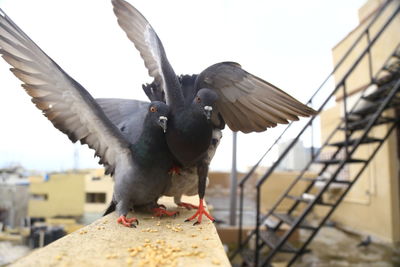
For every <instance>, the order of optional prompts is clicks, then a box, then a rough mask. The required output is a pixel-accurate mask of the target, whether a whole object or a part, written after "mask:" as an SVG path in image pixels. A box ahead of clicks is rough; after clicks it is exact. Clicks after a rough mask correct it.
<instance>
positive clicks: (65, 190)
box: [29, 169, 113, 223]
mask: <svg viewBox="0 0 400 267" xmlns="http://www.w3.org/2000/svg"><path fill="white" fill-rule="evenodd" d="M30 181H31V185H30V188H29V193H30V200H29V216H31V217H34V218H75V219H76V220H82V221H83V223H88V222H90V221H92V220H91V219H90V218H94V217H100V215H101V213H102V212H104V210H105V209H106V207H107V205H108V203H109V202H110V201H111V198H112V192H113V180H112V178H111V177H110V176H106V175H104V170H103V169H98V170H80V171H70V172H62V173H52V174H49V175H46V176H44V177H43V176H33V177H30Z"/></svg>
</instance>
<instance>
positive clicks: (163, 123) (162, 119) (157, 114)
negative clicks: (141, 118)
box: [148, 101, 169, 133]
mask: <svg viewBox="0 0 400 267" xmlns="http://www.w3.org/2000/svg"><path fill="white" fill-rule="evenodd" d="M148 112H149V113H148V116H149V118H150V121H151V122H152V124H153V125H154V126H157V127H161V128H162V129H163V131H164V133H165V132H166V131H167V122H168V115H169V107H168V106H167V104H165V103H163V102H160V101H153V102H151V103H150V105H149V109H148Z"/></svg>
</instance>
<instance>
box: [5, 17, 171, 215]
mask: <svg viewBox="0 0 400 267" xmlns="http://www.w3.org/2000/svg"><path fill="white" fill-rule="evenodd" d="M0 53H1V55H2V57H3V58H4V60H5V61H7V62H8V63H9V64H10V65H12V66H13V68H11V71H12V73H13V74H14V75H15V76H16V77H17V78H18V79H20V80H21V81H22V82H23V84H22V87H23V88H24V89H25V91H26V92H27V93H28V94H29V95H30V96H31V97H32V102H33V103H34V104H35V105H36V107H37V108H38V109H40V110H41V111H42V112H43V115H44V116H46V117H47V118H48V119H49V120H50V121H51V123H52V124H53V125H54V126H55V127H56V128H57V129H59V130H60V131H62V132H63V133H65V134H66V135H67V136H68V137H69V139H70V140H71V141H72V142H76V141H80V142H81V143H82V144H87V145H88V146H89V147H90V148H92V149H94V150H95V155H96V156H98V157H99V158H100V163H101V164H103V165H104V166H105V170H106V173H109V174H111V175H112V176H113V177H114V178H115V191H114V198H113V199H114V204H116V208H117V210H118V213H119V215H123V216H126V214H127V212H128V211H129V210H130V209H131V208H132V207H135V206H138V207H139V206H154V205H156V201H157V199H158V198H159V197H160V195H161V193H162V192H163V191H165V188H167V187H168V186H169V183H170V175H169V174H168V170H169V169H170V168H171V166H172V160H171V156H170V154H169V150H168V147H167V145H166V142H165V137H164V132H165V126H166V117H167V116H168V114H169V107H168V106H167V105H166V104H164V103H162V102H152V103H149V102H147V103H146V102H139V101H136V102H135V105H134V106H129V108H130V114H129V117H119V114H118V110H117V109H115V110H114V113H112V112H111V113H110V116H111V119H115V118H116V117H118V118H119V119H120V120H121V121H129V122H130V124H129V128H127V131H128V133H129V135H128V137H126V136H124V134H123V133H122V132H123V131H122V132H121V131H120V129H118V128H117V127H116V125H114V124H113V123H112V122H111V121H110V119H109V118H108V117H107V116H106V115H105V114H104V112H103V110H102V108H101V107H100V106H99V105H98V103H97V102H96V101H95V100H94V99H93V98H92V96H91V95H90V94H89V93H88V92H87V91H86V90H85V89H84V88H83V87H82V86H81V85H80V84H79V83H78V82H76V81H75V80H74V79H72V78H71V77H70V76H69V75H68V74H67V73H65V72H64V71H63V70H62V69H61V67H60V66H58V65H57V64H56V63H55V62H54V61H53V60H52V59H51V58H50V57H48V56H47V55H46V54H45V53H44V52H43V51H42V50H41V49H40V48H39V47H38V46H37V45H36V44H35V43H34V42H33V41H32V40H31V39H30V38H29V37H28V36H27V35H26V34H25V33H24V32H23V31H22V30H21V29H20V28H19V27H18V26H17V25H16V24H15V23H14V22H12V20H11V19H10V18H9V17H8V16H7V15H6V14H5V13H4V12H3V11H2V10H0ZM99 102H100V103H101V102H102V100H99ZM126 107H127V106H126V105H123V104H121V107H119V108H121V109H124V108H126ZM121 121H120V122H121ZM117 126H120V127H122V126H121V125H118V123H117ZM163 127H164V129H163Z"/></svg>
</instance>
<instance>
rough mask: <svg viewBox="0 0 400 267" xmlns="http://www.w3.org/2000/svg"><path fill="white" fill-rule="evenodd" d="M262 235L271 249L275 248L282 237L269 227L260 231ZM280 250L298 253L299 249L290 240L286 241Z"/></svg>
mask: <svg viewBox="0 0 400 267" xmlns="http://www.w3.org/2000/svg"><path fill="white" fill-rule="evenodd" d="M260 237H261V239H262V240H263V241H264V243H265V244H267V246H268V247H270V248H271V249H275V248H276V247H277V246H278V244H279V242H280V240H281V238H280V236H278V235H277V234H276V233H275V232H274V231H273V230H271V229H267V230H265V231H260ZM279 251H281V252H286V253H297V252H298V251H299V250H298V249H297V248H296V247H295V246H293V245H292V244H291V243H290V242H289V241H286V242H285V244H283V246H282V247H280V249H279Z"/></svg>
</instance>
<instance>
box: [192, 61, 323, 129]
mask: <svg viewBox="0 0 400 267" xmlns="http://www.w3.org/2000/svg"><path fill="white" fill-rule="evenodd" d="M195 88H196V90H200V89H201V88H210V89H213V90H215V91H216V92H217V93H218V95H219V99H218V101H217V107H218V111H219V112H220V113H221V115H222V117H223V119H224V121H225V122H226V123H227V124H228V126H229V128H231V129H232V130H233V131H242V132H245V133H248V132H261V131H264V130H266V129H267V128H269V127H275V126H276V125H277V124H278V123H288V120H298V119H299V117H298V116H303V117H308V116H312V115H315V114H316V111H315V110H313V109H312V108H311V107H308V106H306V105H304V104H302V103H301V102H299V101H298V100H296V99H295V98H293V97H292V96H290V95H289V94H287V93H285V92H284V91H282V90H281V89H279V88H277V87H276V86H274V85H272V84H271V83H268V82H266V81H264V80H262V79H260V78H258V77H256V76H254V75H252V74H250V73H248V72H246V71H245V70H243V69H242V68H241V66H240V65H239V64H237V63H235V62H222V63H217V64H214V65H212V66H210V67H208V68H207V69H205V70H204V71H203V72H202V73H201V74H200V75H199V76H198V77H197V80H196V85H195Z"/></svg>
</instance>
